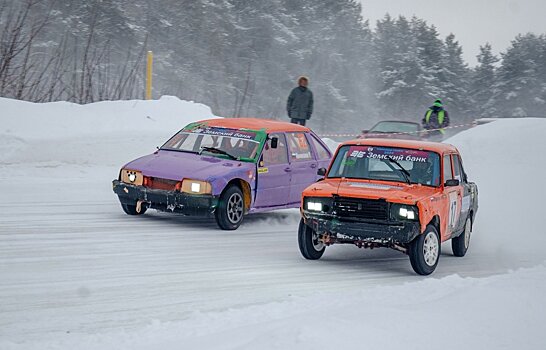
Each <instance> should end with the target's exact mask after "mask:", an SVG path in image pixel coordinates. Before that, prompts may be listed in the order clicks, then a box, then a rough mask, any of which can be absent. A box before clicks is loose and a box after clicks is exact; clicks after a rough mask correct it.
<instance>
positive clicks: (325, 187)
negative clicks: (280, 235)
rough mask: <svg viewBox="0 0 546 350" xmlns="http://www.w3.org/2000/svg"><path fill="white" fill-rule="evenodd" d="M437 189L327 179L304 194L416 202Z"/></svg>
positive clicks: (313, 185) (378, 182) (383, 182)
mask: <svg viewBox="0 0 546 350" xmlns="http://www.w3.org/2000/svg"><path fill="white" fill-rule="evenodd" d="M437 191H438V189H437V188H433V187H428V186H422V185H413V184H412V185H407V184H402V183H397V182H385V181H370V180H354V179H325V180H323V181H320V182H317V183H314V184H312V185H311V186H309V187H307V189H305V191H304V192H303V195H304V196H317V197H330V196H332V195H334V194H336V195H339V196H341V197H355V198H367V199H379V198H383V199H385V200H387V201H388V202H395V203H404V204H414V203H416V202H417V201H419V200H420V199H423V198H426V197H430V196H432V195H434V194H435V193H436V192H437Z"/></svg>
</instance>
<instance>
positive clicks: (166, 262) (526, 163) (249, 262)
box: [0, 106, 546, 349]
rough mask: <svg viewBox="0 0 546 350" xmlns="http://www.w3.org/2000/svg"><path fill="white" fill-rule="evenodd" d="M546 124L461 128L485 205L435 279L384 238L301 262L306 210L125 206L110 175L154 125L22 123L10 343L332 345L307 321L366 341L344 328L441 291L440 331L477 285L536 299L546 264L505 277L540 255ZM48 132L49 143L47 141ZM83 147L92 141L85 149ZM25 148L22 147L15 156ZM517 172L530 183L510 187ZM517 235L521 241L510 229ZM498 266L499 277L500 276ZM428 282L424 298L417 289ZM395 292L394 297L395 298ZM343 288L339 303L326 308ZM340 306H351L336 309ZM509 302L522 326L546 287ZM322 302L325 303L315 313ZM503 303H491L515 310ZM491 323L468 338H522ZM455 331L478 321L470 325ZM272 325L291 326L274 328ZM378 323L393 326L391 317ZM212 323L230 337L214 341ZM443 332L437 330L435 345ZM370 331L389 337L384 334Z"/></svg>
mask: <svg viewBox="0 0 546 350" xmlns="http://www.w3.org/2000/svg"><path fill="white" fill-rule="evenodd" d="M57 107H58V106H57ZM514 123H516V124H514ZM518 123H519V124H518ZM516 126H517V127H520V128H523V129H524V130H523V131H522V132H523V133H525V136H524V135H520V136H518V137H521V139H522V140H523V139H525V140H524V141H521V144H519V145H515V144H512V145H502V144H501V141H502V140H505V139H506V134H509V133H514V128H515V127H516ZM545 129H546V123H545V122H544V121H542V120H540V121H536V120H534V121H533V120H522V121H506V122H498V123H494V124H492V125H486V126H482V127H478V128H476V129H473V130H469V131H466V132H464V133H462V134H461V135H459V136H457V137H455V138H454V139H453V142H454V143H455V144H456V145H458V146H460V148H461V151H462V153H463V160H464V162H465V166H466V168H467V169H466V170H467V172H468V173H469V175H470V178H471V179H472V180H476V181H477V182H478V185H479V186H480V211H479V213H478V221H477V222H476V226H475V230H474V235H473V237H472V241H471V248H470V250H469V252H468V255H467V256H466V257H464V258H455V257H453V256H452V255H451V248H450V245H449V242H448V244H444V245H443V246H442V249H443V252H442V256H441V258H440V264H439V266H438V269H437V270H436V272H435V273H434V275H432V276H431V277H426V278H423V277H420V276H417V275H415V274H414V273H413V271H412V269H411V266H410V264H409V260H408V258H407V257H406V256H405V255H403V254H401V253H398V252H394V251H390V250H386V249H379V250H359V249H358V248H356V247H349V246H335V247H330V248H328V249H327V251H326V253H325V255H324V257H323V258H322V259H321V260H319V261H306V260H304V259H303V258H301V256H300V254H299V251H298V247H297V239H296V235H297V225H298V221H299V213H298V211H297V210H286V211H280V212H274V213H270V214H257V215H253V216H249V217H247V218H245V222H244V223H243V225H242V227H241V228H240V229H239V230H236V231H221V230H219V229H217V228H216V225H215V223H214V221H213V220H208V219H192V218H185V217H182V216H178V215H170V214H165V213H158V212H155V211H148V212H147V213H146V215H144V216H142V217H130V216H127V215H125V214H124V213H123V212H122V210H121V208H120V206H119V203H118V202H117V198H116V197H115V195H114V194H113V193H112V191H111V186H110V181H111V180H112V179H113V178H114V177H116V176H117V171H118V170H119V167H120V166H121V165H122V164H123V162H124V161H127V160H129V159H130V158H131V157H132V156H135V155H137V154H139V153H140V154H143V153H146V151H147V150H149V149H153V146H155V143H158V142H160V140H161V137H160V136H159V135H158V136H157V137H154V136H153V135H152V136H149V137H147V138H146V141H145V142H143V143H142V144H139V143H136V144H135V138H134V137H115V138H114V137H111V136H108V135H104V134H100V135H97V137H98V136H100V138H99V140H100V142H98V143H97V144H96V145H95V146H94V143H93V142H91V141H82V140H81V139H80V140H74V139H73V138H66V137H62V136H55V137H53V139H55V138H57V139H58V141H57V142H58V145H62V149H61V150H60V152H58V153H55V152H53V151H52V149H53V148H50V147H43V148H41V147H40V145H41V141H39V140H35V139H31V140H25V141H24V142H23V141H19V138H21V137H23V136H24V135H21V134H20V133H18V134H17V135H16V136H17V139H16V138H12V139H10V140H15V139H16V140H18V141H17V142H12V143H11V144H13V145H15V146H13V148H12V149H13V152H7V153H6V154H5V155H4V156H3V158H0V170H1V172H0V194H1V195H2V201H1V203H0V348H2V349H7V348H12V347H13V348H35V349H38V348H45V347H47V346H46V345H49V346H50V347H51V348H66V349H69V348H75V347H78V348H89V349H94V348H95V349H98V348H101V349H104V348H107V349H109V348H111V349H120V348H127V349H134V348H148V349H151V348H164V349H165V348H177V346H176V344H178V345H180V343H179V342H182V343H184V344H193V345H194V346H193V348H195V347H198V346H199V344H204V345H203V346H205V347H211V348H249V349H258V348H278V349H287V348H307V347H306V346H305V344H307V343H305V342H303V343H299V342H300V341H302V339H308V337H311V338H313V340H312V341H311V342H310V343H309V344H315V343H316V344H322V343H320V342H318V340H317V339H321V338H320V337H321V335H320V333H321V332H319V331H318V328H320V327H318V328H317V329H314V328H312V327H311V328H310V327H309V326H305V324H302V323H300V322H310V323H313V322H315V320H316V322H317V324H319V323H320V322H322V324H324V322H325V321H326V320H335V322H334V324H336V323H337V324H339V325H340V326H344V327H345V328H346V331H343V330H342V329H340V330H339V332H340V334H341V336H342V337H343V338H344V339H345V340H343V341H342V342H341V343H339V344H342V346H341V348H351V347H353V348H360V346H359V345H361V343H360V342H359V341H354V342H352V343H351V342H349V341H348V340H347V339H350V333H347V332H349V330H352V331H357V329H367V328H366V327H368V329H369V327H372V329H373V327H376V328H377V327H378V326H377V325H376V323H375V322H378V324H379V325H381V324H383V325H387V324H389V322H397V321H399V320H402V322H406V321H404V318H403V317H408V315H409V314H411V315H413V316H412V317H415V319H418V320H421V321H420V322H417V323H415V324H414V325H413V326H411V327H409V328H407V329H406V331H403V332H402V334H406V333H404V332H410V331H411V330H413V329H414V327H418V326H422V325H423V322H424V321H422V320H425V319H427V318H430V317H437V316H438V315H437V313H436V312H435V311H434V307H433V305H436V306H437V307H442V305H443V307H445V308H446V313H445V314H444V316H445V319H444V320H441V321H439V322H434V325H433V330H441V329H443V326H442V324H444V325H445V324H449V322H451V321H452V320H451V319H450V318H451V317H455V318H454V319H453V322H455V321H460V322H462V321H463V320H464V319H465V317H470V318H472V317H476V320H481V319H482V318H480V317H481V316H480V314H481V313H483V312H490V311H491V310H480V309H479V307H478V306H477V307H476V310H475V311H476V313H475V315H474V316H472V315H470V316H469V315H462V314H458V313H457V310H458V308H459V307H461V304H464V303H466V302H468V301H469V300H474V299H476V298H477V299H476V300H480V302H484V303H486V302H487V298H486V299H484V298H483V297H480V295H483V293H485V295H487V296H489V297H491V298H492V299H491V300H494V301H495V303H497V306H498V307H502V304H503V303H510V298H511V297H512V296H514V295H513V294H510V293H504V294H502V293H500V292H499V293H500V294H499V293H497V290H503V289H505V288H508V289H507V290H511V291H512V290H513V293H521V292H522V291H523V292H527V291H528V292H529V293H531V294H529V297H533V296H534V294H533V293H535V294H540V293H543V292H546V290H545V289H546V288H544V286H545V284H544V275H545V272H544V271H545V269H546V268H545V267H544V266H541V267H537V268H535V269H531V270H528V271H527V270H526V271H524V272H516V273H511V274H510V276H513V277H505V276H504V274H506V273H507V272H510V271H512V270H514V269H518V268H528V267H529V268H530V267H533V266H536V265H540V264H543V263H544V261H545V259H546V256H545V255H546V254H545V253H544V252H543V250H544V248H543V247H544V246H545V245H546V238H545V236H546V234H545V232H544V229H543V226H542V224H539V222H540V213H541V212H542V209H540V202H541V201H542V199H541V198H544V194H545V191H544V190H543V188H542V187H540V188H535V186H534V184H533V180H535V178H534V177H533V176H535V175H534V174H535V173H536V178H537V179H538V178H540V177H541V176H542V175H540V174H543V173H544V171H545V170H546V168H544V164H546V160H545V159H544V154H540V155H539V156H538V157H540V162H538V160H536V157H537V155H533V156H532V157H531V156H528V155H526V153H525V152H523V153H522V151H523V150H525V149H529V147H531V146H532V147H534V149H535V150H537V149H540V147H541V146H543V141H542V137H543V135H544V133H545V131H546V130H545ZM0 133H2V130H0ZM167 136H168V135H167ZM70 139H72V140H74V141H67V140H70ZM51 140H52V139H51V138H50V139H49V141H47V142H50V143H51V144H52V145H53V144H54V142H53V141H51ZM10 142H11V141H10ZM82 142H83V143H82ZM83 144H85V147H84V146H82V145H83ZM9 145H10V144H8V145H7V146H6V147H8V146H9ZM21 145H24V147H23V148H21V147H22V146H21ZM105 145H106V146H105ZM82 147H84V148H85V149H86V151H85V152H83V156H82V157H76V155H77V154H78V152H77V151H78V149H79V148H82ZM107 148H110V152H107V153H105V150H106V149H107ZM542 148H543V147H542ZM496 149H498V152H495V150H496ZM21 154H24V155H28V156H25V157H23V158H18V157H17V155H21ZM516 155H519V156H521V155H522V156H521V157H524V158H521V157H520V158H518V163H517V168H516V169H512V170H511V171H510V172H507V173H506V175H507V176H509V177H503V175H504V173H503V172H502V169H503V168H505V167H506V162H504V163H503V160H504V161H506V159H507V157H508V159H511V158H512V157H515V156H516ZM525 157H527V158H525ZM531 158H533V159H535V160H536V161H531V160H530V159H531ZM21 159H22V160H21ZM539 164H540V165H539ZM537 166H540V167H541V168H540V169H538V168H537ZM539 175H540V176H539ZM515 176H525V179H526V180H527V181H521V182H519V183H518V186H517V188H514V187H516V186H508V184H509V183H510V181H513V178H514V177H515ZM533 191H534V192H533ZM514 203H518V206H514ZM510 206H511V207H510ZM515 230H517V232H516V231H515ZM515 234H517V235H518V236H517V237H521V238H522V239H521V240H518V241H517V242H514V237H515V236H514V235H515ZM454 274H457V275H459V276H460V277H458V276H452V275H454ZM495 275H501V276H496V277H491V276H495ZM466 277H473V278H476V279H473V278H471V279H466ZM511 281H512V282H511ZM511 284H513V286H512V285H511ZM488 286H491V287H490V288H489V287H488ZM512 287H513V289H510V288H512ZM480 288H482V289H483V290H481V289H480ZM526 288H528V289H526ZM427 291H430V297H431V298H432V300H433V304H431V306H430V307H428V306H425V305H426V301H425V300H424V299H420V298H419V297H418V295H426V294H427ZM455 292H456V293H457V295H453V294H452V293H455ZM415 293H417V294H415ZM406 297H408V303H405V298H406ZM367 298H371V299H367ZM389 298H392V299H390V300H391V301H394V305H395V306H396V307H394V306H393V307H390V306H388V305H389V304H390V302H389ZM473 298H474V299H473ZM480 298H481V299H480ZM482 299H484V300H482ZM449 300H453V301H451V302H449ZM312 301H314V302H315V304H313V303H312ZM333 301H335V302H334V306H335V305H337V306H336V307H334V306H328V305H329V304H330V303H331V302H333ZM374 301H375V302H374ZM370 302H371V303H372V305H371V311H370V312H371V314H370V317H366V316H364V315H366V313H367V312H368V311H369V310H368V309H369V307H368V306H366V304H367V303H370ZM522 302H523V301H522ZM359 305H360V306H359ZM381 305H384V307H383V306H381ZM470 305H474V304H472V303H471V304H470ZM436 306H435V307H436ZM516 306H517V307H518V308H519V309H517V308H516ZM337 307H339V310H343V312H342V313H336V310H337V309H336V308H337ZM353 307H354V308H355V309H354V310H353ZM488 307H490V306H488ZM514 308H516V311H515V310H514V309H513V308H508V309H507V310H506V312H507V313H508V312H509V313H511V315H512V317H515V320H514V322H515V323H518V322H516V321H518V320H519V321H521V322H523V324H526V323H525V322H526V321H531V320H536V317H540V314H538V315H539V316H537V314H536V312H538V311H539V310H544V309H545V303H544V301H543V299H540V300H536V304H534V306H533V307H531V308H529V309H526V308H525V307H524V305H522V304H521V302H518V303H516V304H514ZM322 309H324V314H322V313H321V312H318V310H322ZM464 309H465V312H471V311H472V308H471V307H465V308H464ZM400 310H402V311H400ZM517 310H519V311H517ZM308 311H309V312H310V314H309V315H308V314H307V312H308ZM535 311H536V312H535ZM499 312H500V311H499ZM499 312H496V311H495V312H492V314H493V315H496V316H495V317H499V318H500V317H503V316H505V315H504V314H503V313H502V312H501V313H500V314H499ZM518 312H519V313H518ZM454 313H455V314H456V315H459V316H453V314H454ZM259 315H263V317H261V316H259ZM397 317H402V318H397ZM542 320H543V321H544V320H546V319H544V318H543V319H542ZM231 322H233V327H232V328H230V323H231ZM489 322H492V323H493V326H494V325H495V324H496V325H498V326H500V327H498V329H496V330H492V329H489V331H490V332H493V333H491V334H490V336H489V337H486V338H483V339H482V338H480V337H479V336H476V335H474V336H475V338H473V339H475V340H476V342H471V343H466V345H472V344H474V345H476V344H480V345H481V346H493V345H495V346H497V345H506V346H507V345H510V344H512V343H511V341H510V338H507V337H506V336H505V335H504V334H505V332H508V330H507V329H506V327H511V326H512V323H506V324H505V323H503V322H502V321H500V320H497V319H491V320H489ZM495 322H497V323H495ZM192 325H194V326H195V328H192V327H193V326H192ZM207 325H209V326H210V328H207ZM469 327H476V322H474V323H471V325H469ZM342 328H343V327H342ZM311 329H314V330H312V331H311ZM457 329H461V330H462V331H468V332H470V333H472V332H471V329H470V328H468V329H467V328H465V327H464V326H460V325H459V326H457ZM277 331H279V332H285V333H284V334H285V336H284V337H279V336H274V334H275V333H276V332H277ZM534 331H535V328H534V326H533V325H531V326H529V328H527V330H523V331H522V332H523V333H524V334H523V336H524V337H526V339H527V343H526V344H527V345H528V346H527V347H525V346H523V348H533V347H534V346H535V345H536V344H538V343H537V342H536V340H539V339H540V337H539V335H538V333H537V334H535V333H534ZM232 332H233V334H234V335H231V336H229V334H232ZM376 332H379V333H377V334H382V333H383V336H386V334H384V333H385V331H384V330H382V331H381V330H379V329H376ZM525 332H527V333H525ZM432 333H434V332H432ZM177 334H179V338H177ZM226 334H228V336H226ZM506 334H507V333H506ZM95 335H97V336H95ZM207 335H215V336H218V337H219V338H222V339H223V340H222V341H218V342H214V339H215V337H214V336H213V337H207ZM406 336H408V337H410V338H411V335H410V334H409V333H408V334H407V335H406ZM445 336H446V334H445V333H443V335H442V334H441V333H438V335H436V336H434V337H433V341H432V343H433V344H439V342H440V341H441V337H445ZM495 336H498V340H497V341H495V338H494V337H495ZM245 337H246V338H245ZM317 337H318V338H317ZM416 339H417V338H416ZM80 340H81V341H82V342H80ZM325 341H326V340H325ZM383 341H385V340H384V338H383ZM463 343H464V342H463ZM139 344H140V345H139ZM324 344H330V347H333V346H335V345H336V343H332V342H331V341H330V342H328V341H326V343H324ZM351 344H352V346H351ZM371 344H375V345H376V346H380V347H382V348H385V346H384V345H385V343H384V342H383V343H381V342H375V343H374V342H371ZM392 344H396V342H393V343H391V345H392ZM416 345H418V343H417V344H416ZM421 345H422V344H421ZM523 345H525V344H523ZM139 346H140V347H139ZM416 347H418V346H416ZM410 348H411V346H410ZM421 348H423V347H421ZM425 348H426V347H425ZM447 348H451V347H450V346H448V347H447ZM470 348H471V347H470Z"/></svg>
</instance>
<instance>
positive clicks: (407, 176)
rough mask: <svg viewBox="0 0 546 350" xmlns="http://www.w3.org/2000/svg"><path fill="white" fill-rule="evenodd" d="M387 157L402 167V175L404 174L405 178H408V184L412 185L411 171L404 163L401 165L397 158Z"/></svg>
mask: <svg viewBox="0 0 546 350" xmlns="http://www.w3.org/2000/svg"><path fill="white" fill-rule="evenodd" d="M385 159H388V160H390V161H391V162H392V163H393V164H396V165H397V166H398V167H399V168H400V170H402V175H404V180H406V182H407V183H408V185H411V180H410V176H411V175H410V173H409V171H407V170H406V168H404V167H403V166H402V165H400V163H398V161H397V160H396V159H394V158H393V157H387V158H385Z"/></svg>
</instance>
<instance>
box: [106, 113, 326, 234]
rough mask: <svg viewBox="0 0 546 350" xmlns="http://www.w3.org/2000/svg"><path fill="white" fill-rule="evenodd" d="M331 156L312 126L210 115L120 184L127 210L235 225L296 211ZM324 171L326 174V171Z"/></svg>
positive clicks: (133, 167) (129, 169)
mask: <svg viewBox="0 0 546 350" xmlns="http://www.w3.org/2000/svg"><path fill="white" fill-rule="evenodd" d="M331 156H332V154H331V153H330V151H329V150H328V147H327V146H326V145H325V144H324V143H323V142H322V140H321V139H320V138H319V137H318V136H316V135H315V134H314V133H313V132H312V131H311V130H309V129H308V128H306V127H303V126H300V125H295V124H290V123H285V122H278V121H273V120H264V119H252V118H238V119H227V118H226V119H211V120H204V121H200V122H196V123H192V124H189V125H187V126H186V127H185V128H183V129H182V130H180V131H179V132H178V133H177V134H176V135H174V136H173V137H171V139H170V140H168V141H167V142H166V143H165V144H164V145H163V146H162V147H161V148H159V150H157V151H156V152H154V153H153V154H150V155H147V156H144V157H141V158H138V159H136V160H133V161H132V162H129V163H128V164H126V165H125V166H124V167H123V168H122V169H121V171H120V174H119V178H118V179H117V180H114V181H113V187H114V192H115V193H116V194H117V195H118V197H119V200H120V202H121V206H122V208H123V211H125V213H127V214H129V215H141V214H144V212H145V211H146V209H148V208H153V209H157V210H161V211H170V212H177V213H182V214H185V215H199V216H210V217H212V216H214V217H215V218H216V222H217V223H218V226H219V227H220V228H222V229H224V230H235V229H237V228H238V227H239V225H240V224H241V222H242V221H243V215H244V214H247V213H255V212H261V211H267V210H273V209H283V208H297V207H299V205H300V201H301V193H302V191H303V190H304V189H305V188H306V187H307V186H309V185H310V184H311V183H313V182H315V181H317V180H318V179H319V178H320V177H321V176H320V175H318V173H322V170H323V169H322V168H325V167H327V166H328V164H329V162H330V158H331ZM319 170H320V171H319Z"/></svg>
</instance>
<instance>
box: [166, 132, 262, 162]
mask: <svg viewBox="0 0 546 350" xmlns="http://www.w3.org/2000/svg"><path fill="white" fill-rule="evenodd" d="M255 138H256V133H254V132H251V131H240V130H234V129H224V128H202V129H194V130H181V131H180V132H179V133H178V134H176V135H174V136H173V137H172V138H171V139H170V140H169V141H167V142H166V143H165V144H164V145H163V146H162V147H161V149H163V150H172V151H181V152H190V153H207V154H211V155H213V156H219V157H228V158H231V159H242V160H251V159H254V158H255V156H256V153H257V152H258V149H259V145H260V142H258V141H256V140H255Z"/></svg>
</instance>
